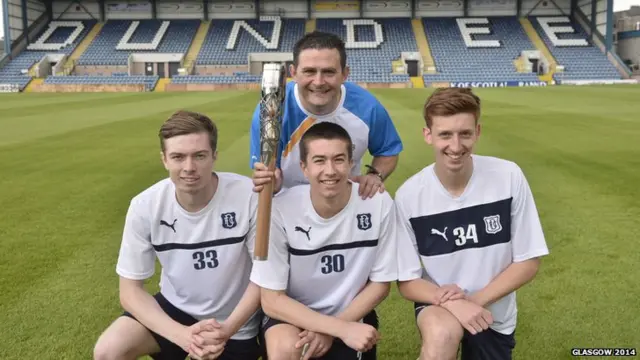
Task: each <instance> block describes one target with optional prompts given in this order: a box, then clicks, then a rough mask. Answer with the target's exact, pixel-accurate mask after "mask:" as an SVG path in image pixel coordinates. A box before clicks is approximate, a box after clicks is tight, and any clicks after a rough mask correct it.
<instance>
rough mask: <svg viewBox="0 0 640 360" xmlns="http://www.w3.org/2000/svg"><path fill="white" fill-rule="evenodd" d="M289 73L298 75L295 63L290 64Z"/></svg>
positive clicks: (292, 75) (293, 75)
mask: <svg viewBox="0 0 640 360" xmlns="http://www.w3.org/2000/svg"><path fill="white" fill-rule="evenodd" d="M289 74H290V75H291V77H296V67H295V65H293V64H291V65H289Z"/></svg>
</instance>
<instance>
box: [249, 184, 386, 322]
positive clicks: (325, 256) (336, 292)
mask: <svg viewBox="0 0 640 360" xmlns="http://www.w3.org/2000/svg"><path fill="white" fill-rule="evenodd" d="M351 186H352V189H351V198H350V200H349V203H348V204H347V206H346V207H345V208H344V209H343V210H342V211H340V212H339V213H338V214H336V215H335V216H333V217H332V218H330V219H324V218H322V217H320V216H319V215H318V214H317V213H316V211H315V210H314V207H313V205H312V204H311V197H310V186H309V185H299V186H296V187H293V188H290V189H287V190H285V191H283V192H281V193H280V194H279V195H278V196H276V197H274V199H273V212H272V222H271V232H270V239H269V256H268V259H267V260H266V261H256V262H255V263H254V266H253V271H252V273H251V281H253V282H254V283H256V284H257V285H259V286H261V287H263V288H267V289H271V290H286V294H287V295H288V296H289V297H291V298H293V299H295V300H297V301H299V302H300V303H302V304H304V305H306V306H307V307H309V308H310V309H312V310H314V311H317V312H319V313H322V314H324V315H329V316H336V315H338V314H339V313H341V312H342V311H343V310H344V309H345V308H346V307H347V306H348V305H349V304H350V303H351V301H352V300H353V299H354V298H355V297H356V296H357V295H358V293H359V292H360V291H361V290H362V288H363V287H364V286H365V285H366V284H367V282H368V281H369V280H371V281H374V282H391V281H395V280H397V263H396V259H397V256H396V251H397V250H396V242H395V241H396V239H395V235H396V228H397V226H396V221H397V218H396V216H395V206H394V204H393V200H392V199H391V196H389V194H388V193H383V194H377V195H376V196H374V197H373V198H371V199H366V200H362V198H360V196H358V184H357V183H352V185H351Z"/></svg>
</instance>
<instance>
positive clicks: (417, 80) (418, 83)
mask: <svg viewBox="0 0 640 360" xmlns="http://www.w3.org/2000/svg"><path fill="white" fill-rule="evenodd" d="M410 79H411V84H413V87H414V88H416V89H422V88H424V79H423V78H422V76H412V77H410Z"/></svg>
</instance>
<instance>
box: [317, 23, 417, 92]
mask: <svg viewBox="0 0 640 360" xmlns="http://www.w3.org/2000/svg"><path fill="white" fill-rule="evenodd" d="M375 21H376V22H377V23H379V24H380V25H381V26H382V35H383V38H384V41H383V42H382V44H380V45H378V46H376V47H375V48H362V49H347V65H349V68H350V70H351V72H350V75H349V80H350V81H354V82H379V83H404V82H408V81H409V75H406V74H402V75H397V74H392V71H393V67H392V61H394V60H398V59H400V57H401V55H402V52H418V45H417V44H416V40H415V36H414V34H413V28H412V27H411V20H410V19H396V18H384V19H375ZM355 28H356V29H355V34H354V35H355V40H356V42H365V41H367V42H370V41H375V33H374V27H373V26H370V25H366V26H356V27H355ZM316 29H317V30H319V31H326V32H331V33H334V34H337V35H338V36H340V37H341V38H342V39H344V40H345V41H346V39H347V27H346V26H345V25H344V24H343V19H317V20H316Z"/></svg>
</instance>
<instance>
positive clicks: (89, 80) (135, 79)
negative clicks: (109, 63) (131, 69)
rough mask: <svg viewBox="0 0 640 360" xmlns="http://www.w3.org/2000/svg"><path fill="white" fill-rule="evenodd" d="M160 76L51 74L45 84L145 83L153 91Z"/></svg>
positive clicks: (147, 88) (146, 88) (147, 89)
mask: <svg viewBox="0 0 640 360" xmlns="http://www.w3.org/2000/svg"><path fill="white" fill-rule="evenodd" d="M158 79H159V77H158V76H155V75H152V76H149V75H132V76H127V75H124V76H123V75H117V76H94V75H70V76H49V77H47V78H46V79H45V81H44V83H45V84H59V85H71V84H81V85H85V84H90V85H126V84H144V85H145V90H146V91H151V90H153V89H154V88H155V87H156V83H157V82H158Z"/></svg>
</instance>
